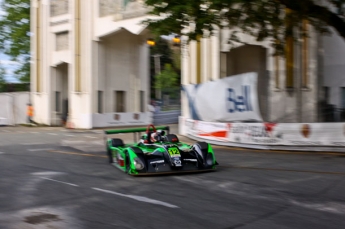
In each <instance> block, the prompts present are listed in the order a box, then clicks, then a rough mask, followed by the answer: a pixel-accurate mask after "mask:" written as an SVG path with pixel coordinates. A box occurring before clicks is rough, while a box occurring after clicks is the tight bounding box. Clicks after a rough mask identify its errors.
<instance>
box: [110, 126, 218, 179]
mask: <svg viewBox="0 0 345 229" xmlns="http://www.w3.org/2000/svg"><path fill="white" fill-rule="evenodd" d="M142 132H145V134H143V135H142V136H141V138H140V141H138V142H136V143H131V144H124V142H123V140H122V139H119V138H109V139H108V138H107V135H110V134H120V133H134V139H135V140H134V141H136V137H137V136H136V135H137V134H138V135H139V136H140V135H141V133H142ZM166 132H167V133H166ZM105 136H106V150H107V155H108V158H109V163H111V164H112V165H114V166H116V167H117V168H119V169H120V170H122V171H124V172H126V173H128V174H130V175H149V174H158V173H181V172H202V171H211V170H215V169H216V165H218V163H217V161H216V158H215V155H214V152H213V149H212V147H211V145H210V144H208V143H206V142H196V143H195V144H193V145H189V144H186V143H182V142H180V141H179V139H178V137H177V136H176V135H175V134H169V126H160V127H154V126H153V125H149V126H148V127H147V128H134V129H123V130H106V131H105Z"/></svg>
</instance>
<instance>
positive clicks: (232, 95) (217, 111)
mask: <svg viewBox="0 0 345 229" xmlns="http://www.w3.org/2000/svg"><path fill="white" fill-rule="evenodd" d="M257 78H258V76H257V73H245V74H240V75H235V76H230V77H226V78H223V79H219V80H216V81H209V82H205V83H202V84H197V85H183V90H184V92H185V93H186V95H187V99H188V105H189V108H190V109H189V110H190V112H191V114H190V117H191V118H192V119H193V120H201V121H208V122H231V121H262V117H261V115H260V110H259V103H258V96H257Z"/></svg>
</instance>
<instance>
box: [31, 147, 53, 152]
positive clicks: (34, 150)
mask: <svg viewBox="0 0 345 229" xmlns="http://www.w3.org/2000/svg"><path fill="white" fill-rule="evenodd" d="M48 150H52V148H45V149H28V151H31V152H36V151H48Z"/></svg>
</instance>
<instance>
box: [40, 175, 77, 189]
mask: <svg viewBox="0 0 345 229" xmlns="http://www.w3.org/2000/svg"><path fill="white" fill-rule="evenodd" d="M41 178H42V179H45V180H50V181H55V182H59V183H62V184H67V185H71V186H74V187H79V185H76V184H72V183H67V182H63V181H59V180H54V179H50V178H47V177H41Z"/></svg>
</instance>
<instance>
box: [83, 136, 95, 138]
mask: <svg viewBox="0 0 345 229" xmlns="http://www.w3.org/2000/svg"><path fill="white" fill-rule="evenodd" d="M85 137H86V138H97V137H93V136H85Z"/></svg>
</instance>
